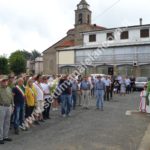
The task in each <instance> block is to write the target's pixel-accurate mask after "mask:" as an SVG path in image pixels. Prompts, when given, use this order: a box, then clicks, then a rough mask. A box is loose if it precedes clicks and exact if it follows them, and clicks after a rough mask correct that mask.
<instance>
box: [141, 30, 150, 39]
mask: <svg viewBox="0 0 150 150" xmlns="http://www.w3.org/2000/svg"><path fill="white" fill-rule="evenodd" d="M140 35H141V38H147V37H149V29H141V30H140Z"/></svg>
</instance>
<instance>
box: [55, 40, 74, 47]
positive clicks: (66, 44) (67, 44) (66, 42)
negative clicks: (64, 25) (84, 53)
mask: <svg viewBox="0 0 150 150" xmlns="http://www.w3.org/2000/svg"><path fill="white" fill-rule="evenodd" d="M74 45H75V44H74V41H73V40H70V41H69V40H68V41H63V43H62V44H60V45H59V46H58V47H71V46H74Z"/></svg>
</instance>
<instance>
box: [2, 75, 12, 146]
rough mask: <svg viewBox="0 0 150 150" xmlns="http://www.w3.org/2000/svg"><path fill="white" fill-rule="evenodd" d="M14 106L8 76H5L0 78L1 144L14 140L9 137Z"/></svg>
mask: <svg viewBox="0 0 150 150" xmlns="http://www.w3.org/2000/svg"><path fill="white" fill-rule="evenodd" d="M12 106H13V95H12V92H11V89H10V88H9V87H8V78H7V77H6V76H5V77H3V78H2V79H1V80H0V144H4V142H5V141H12V139H11V138H9V137H8V133H9V128H10V118H11V113H12Z"/></svg>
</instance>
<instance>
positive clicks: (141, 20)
mask: <svg viewBox="0 0 150 150" xmlns="http://www.w3.org/2000/svg"><path fill="white" fill-rule="evenodd" d="M142 24H143V19H142V18H140V26H142Z"/></svg>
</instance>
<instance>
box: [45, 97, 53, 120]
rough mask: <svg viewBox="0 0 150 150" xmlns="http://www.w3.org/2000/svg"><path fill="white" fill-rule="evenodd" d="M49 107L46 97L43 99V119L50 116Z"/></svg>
mask: <svg viewBox="0 0 150 150" xmlns="http://www.w3.org/2000/svg"><path fill="white" fill-rule="evenodd" d="M50 108H51V103H50V102H49V100H48V99H45V106H44V111H43V118H44V119H48V118H49V117H50Z"/></svg>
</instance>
